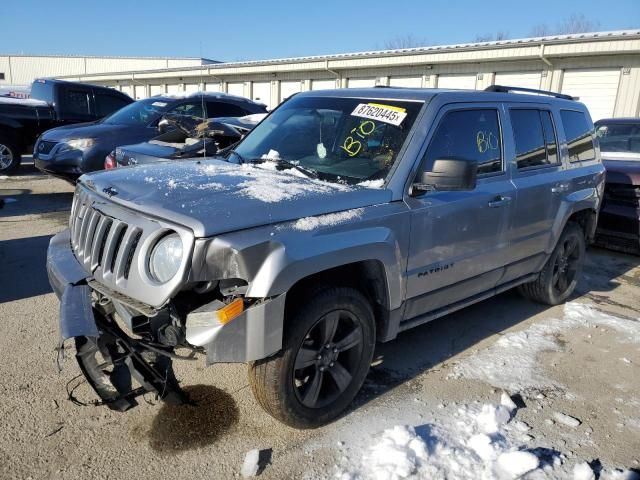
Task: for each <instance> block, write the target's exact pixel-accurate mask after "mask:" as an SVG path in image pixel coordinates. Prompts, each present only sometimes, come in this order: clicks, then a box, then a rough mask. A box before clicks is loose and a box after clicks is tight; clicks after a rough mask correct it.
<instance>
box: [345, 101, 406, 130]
mask: <svg viewBox="0 0 640 480" xmlns="http://www.w3.org/2000/svg"><path fill="white" fill-rule="evenodd" d="M351 115H353V116H354V117H361V118H368V119H369V120H378V121H380V122H384V123H390V124H391V125H395V126H396V127H398V126H400V124H401V123H402V121H403V120H404V119H405V117H406V116H407V111H406V110H405V109H404V108H400V107H394V106H393V105H382V104H380V103H361V104H359V105H358V106H357V107H356V108H355V109H354V110H353V112H351Z"/></svg>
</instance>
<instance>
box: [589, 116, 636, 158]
mask: <svg viewBox="0 0 640 480" xmlns="http://www.w3.org/2000/svg"><path fill="white" fill-rule="evenodd" d="M596 135H597V136H598V140H599V141H600V150H601V151H602V152H603V153H604V152H606V153H626V154H631V155H630V156H636V157H640V122H639V123H610V124H606V123H605V124H600V125H598V127H597V130H596Z"/></svg>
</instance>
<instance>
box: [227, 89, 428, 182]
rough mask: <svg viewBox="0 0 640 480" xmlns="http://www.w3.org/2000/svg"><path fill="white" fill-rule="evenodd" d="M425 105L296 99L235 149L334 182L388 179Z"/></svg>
mask: <svg viewBox="0 0 640 480" xmlns="http://www.w3.org/2000/svg"><path fill="white" fill-rule="evenodd" d="M422 105H423V104H422V102H407V101H398V100H373V99H371V100H369V99H362V98H334V97H297V98H295V97H294V98H293V99H291V100H289V101H288V102H287V103H286V104H284V105H283V106H282V107H280V108H279V109H277V110H276V111H275V112H273V113H272V114H271V115H270V116H269V117H268V118H267V119H266V120H264V121H263V122H262V123H261V124H260V125H258V126H257V127H256V128H255V129H254V130H253V131H252V132H251V133H249V135H248V136H247V137H246V138H245V139H244V141H243V142H242V143H241V144H240V145H238V146H237V147H236V149H235V150H233V151H232V152H235V153H236V154H237V156H238V157H239V160H240V161H243V162H256V161H258V162H260V161H276V162H279V163H280V164H284V165H289V166H290V167H291V166H295V167H297V168H299V169H304V170H305V171H308V172H312V174H313V175H314V176H317V177H319V178H321V179H323V180H327V181H330V182H337V183H350V184H355V183H360V182H362V181H365V180H377V179H384V178H386V176H387V174H388V173H389V171H390V170H391V167H392V166H393V164H394V163H395V161H396V158H397V156H398V152H399V151H400V149H401V148H402V145H403V144H404V142H405V140H406V138H407V134H408V133H409V130H411V127H412V125H413V123H414V122H415V119H416V116H417V114H418V112H419V111H420V108H421V107H422ZM230 155H232V154H230Z"/></svg>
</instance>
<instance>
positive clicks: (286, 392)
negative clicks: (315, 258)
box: [249, 287, 375, 428]
mask: <svg viewBox="0 0 640 480" xmlns="http://www.w3.org/2000/svg"><path fill="white" fill-rule="evenodd" d="M287 325H288V329H287V331H286V334H285V338H284V342H283V343H284V345H283V350H282V352H280V353H279V354H278V355H276V356H273V357H270V358H266V359H263V360H259V361H256V362H252V363H251V364H250V365H249V384H250V385H251V390H252V391H253V394H254V396H255V398H256V400H257V401H258V403H259V404H260V406H261V407H262V408H263V409H264V410H265V411H266V412H267V413H268V414H269V415H271V416H272V417H274V418H276V419H277V420H279V421H281V422H282V423H285V424H286V425H289V426H291V427H294V428H316V427H319V426H322V425H325V424H327V423H329V422H331V421H332V420H334V419H335V418H336V417H338V416H339V415H340V414H341V413H342V412H343V411H344V410H345V409H346V408H347V407H348V405H349V404H350V403H351V401H352V400H353V398H354V397H355V396H356V394H357V393H358V391H359V390H360V387H361V386H362V383H363V382H364V379H365V377H366V375H367V372H368V371H369V367H370V365H371V359H372V357H373V350H374V346H375V321H374V315H373V310H372V309H371V305H370V303H369V302H368V301H367V299H366V297H365V296H364V295H363V294H362V293H360V292H359V291H358V290H355V289H352V288H342V287H340V288H328V287H327V288H323V289H321V290H320V291H319V292H318V291H317V292H316V293H315V294H314V295H313V297H312V298H310V300H309V302H308V303H307V304H306V305H304V306H302V307H301V308H299V309H298V310H297V311H296V312H294V313H293V315H291V317H290V318H289V319H288V322H287Z"/></svg>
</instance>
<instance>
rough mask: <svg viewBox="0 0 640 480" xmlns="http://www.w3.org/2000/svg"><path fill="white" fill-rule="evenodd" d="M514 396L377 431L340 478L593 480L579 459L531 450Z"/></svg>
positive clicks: (616, 476) (621, 477)
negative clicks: (574, 461) (523, 436)
mask: <svg viewBox="0 0 640 480" xmlns="http://www.w3.org/2000/svg"><path fill="white" fill-rule="evenodd" d="M516 410H517V408H516V406H515V404H514V403H513V400H511V398H510V397H509V396H508V395H507V394H506V393H503V395H502V398H501V404H499V405H493V404H484V405H478V404H474V405H463V406H457V407H456V411H455V413H453V415H450V416H448V417H446V418H445V419H443V422H442V424H439V425H433V424H426V425H421V426H417V427H412V426H403V425H396V426H394V427H392V428H388V429H386V430H384V431H383V432H381V433H379V434H378V435H375V436H374V437H373V438H372V439H371V440H370V441H369V445H368V446H367V447H366V449H365V451H364V453H362V452H359V451H357V450H356V459H355V463H354V460H351V464H350V465H348V466H343V467H342V468H340V469H339V470H338V472H337V474H336V478H337V479H339V480H361V479H362V480H363V479H375V480H400V479H404V478H407V479H429V480H432V479H433V480H440V479H442V480H444V479H448V480H515V479H518V478H529V479H557V478H563V479H567V480H569V479H573V480H591V479H594V478H595V473H594V472H593V470H592V469H591V467H590V466H589V465H588V464H587V463H585V462H580V463H577V464H571V463H570V462H568V461H567V456H566V455H565V454H563V453H560V452H554V451H551V450H547V449H529V448H527V446H526V445H524V444H523V443H522V441H520V440H519V439H518V432H520V431H522V430H523V429H526V428H528V427H527V426H526V424H524V423H523V422H520V421H518V420H512V418H513V416H514V415H515V413H516ZM347 461H348V459H347V457H344V459H343V462H347ZM599 478H600V479H602V480H605V479H607V480H634V479H635V480H638V476H637V475H636V474H635V473H633V472H632V471H629V470H624V471H623V470H617V469H610V470H607V469H602V471H601V472H600V476H599Z"/></svg>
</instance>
